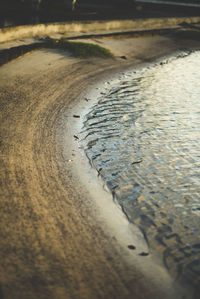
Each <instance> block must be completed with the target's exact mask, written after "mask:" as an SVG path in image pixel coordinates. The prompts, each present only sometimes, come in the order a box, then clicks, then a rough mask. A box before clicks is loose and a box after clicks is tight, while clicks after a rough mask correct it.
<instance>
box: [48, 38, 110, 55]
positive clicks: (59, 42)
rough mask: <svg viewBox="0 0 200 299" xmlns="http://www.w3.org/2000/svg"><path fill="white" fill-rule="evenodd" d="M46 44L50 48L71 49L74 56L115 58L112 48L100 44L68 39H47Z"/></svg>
mask: <svg viewBox="0 0 200 299" xmlns="http://www.w3.org/2000/svg"><path fill="white" fill-rule="evenodd" d="M46 46H47V47H49V48H59V49H63V50H67V51H69V52H70V53H71V54H72V55H73V56H74V57H79V58H88V57H101V58H114V55H113V54H112V53H111V51H110V50H108V49H105V48H103V47H101V46H99V45H94V44H89V43H82V42H72V41H69V40H66V39H52V38H48V39H46Z"/></svg>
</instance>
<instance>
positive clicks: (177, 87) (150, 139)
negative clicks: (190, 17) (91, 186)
mask: <svg viewBox="0 0 200 299" xmlns="http://www.w3.org/2000/svg"><path fill="white" fill-rule="evenodd" d="M82 134H83V136H84V137H83V140H82V143H83V145H84V148H85V153H86V155H87V157H88V159H89V160H90V163H91V164H92V166H93V167H94V168H95V169H96V170H97V171H98V173H99V175H100V176H101V178H102V179H103V181H104V182H105V185H106V186H107V187H108V188H109V190H110V191H111V192H112V194H113V197H114V199H115V200H117V201H118V203H119V204H120V205H121V207H122V209H123V211H124V213H125V214H126V215H127V217H128V218H129V221H131V222H133V223H135V224H137V225H138V226H139V227H140V229H141V230H142V232H143V234H144V237H145V238H146V240H147V242H148V243H149V253H150V254H153V252H154V251H156V252H157V253H159V255H160V256H161V257H162V259H163V262H164V265H165V266H166V267H167V268H168V269H169V272H170V273H171V275H173V277H174V278H176V279H179V280H180V281H181V282H186V281H187V282H189V283H191V284H193V285H194V286H195V287H198V286H199V280H200V240H199V233H200V200H199V198H200V195H199V194H200V52H198V51H197V52H194V53H183V54H181V55H179V56H178V57H174V58H170V59H169V60H166V61H164V62H163V63H159V64H156V65H153V66H151V67H147V68H144V69H142V70H138V71H136V72H134V71H133V72H128V73H126V74H124V75H122V76H121V77H120V78H119V79H116V80H113V82H108V83H107V88H106V90H105V92H104V94H102V95H101V97H100V98H99V99H98V103H97V104H95V105H94V106H93V107H92V108H91V110H90V112H89V113H88V114H87V115H86V118H85V122H84V126H83V132H82Z"/></svg>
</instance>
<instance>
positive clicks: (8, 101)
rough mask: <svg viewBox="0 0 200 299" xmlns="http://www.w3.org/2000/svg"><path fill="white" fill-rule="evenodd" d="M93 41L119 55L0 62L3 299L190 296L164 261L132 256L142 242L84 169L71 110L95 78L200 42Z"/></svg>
mask: <svg viewBox="0 0 200 299" xmlns="http://www.w3.org/2000/svg"><path fill="white" fill-rule="evenodd" d="M92 42H95V43H98V44H100V45H102V46H105V47H107V48H109V49H110V50H111V51H112V52H113V53H114V54H115V55H116V56H117V57H118V58H117V59H116V60H110V59H109V60H102V59H94V58H92V59H88V60H79V59H75V58H73V57H70V56H69V55H68V54H66V53H64V52H59V51H56V50H47V49H45V50H40V51H35V52H32V53H30V54H27V55H25V56H23V57H21V58H18V59H16V60H13V61H12V62H10V63H8V64H5V65H4V66H2V67H1V68H0V78H1V80H0V95H1V140H0V144H1V151H2V155H1V209H0V217H1V243H0V244H1V245H0V247H1V249H0V255H1V259H0V298H12V299H13V298H21V299H23V298H24V299H27V298H34V299H35V298H56V299H57V298H77V299H80V298H81V299H82V298H84V299H90V298H91V299H94V298H109V299H110V298H124V299H125V298H137V299H140V298H145V299H150V298H170V299H171V298H176V299H178V298H192V297H191V293H190V294H189V293H188V292H187V291H186V290H184V289H183V288H179V287H178V286H177V285H176V283H175V282H173V281H171V279H170V277H168V274H167V272H166V271H165V270H164V268H163V267H162V265H159V264H156V263H154V262H153V261H152V260H151V257H139V256H138V252H139V251H138V250H145V246H146V245H145V244H143V243H142V240H140V234H139V232H138V231H137V229H136V228H134V227H132V226H130V225H129V224H128V223H127V221H126V219H125V218H124V216H123V214H122V213H121V211H120V210H119V209H118V208H117V207H116V206H115V205H114V203H113V202H112V199H111V196H110V195H109V194H107V193H106V192H105V191H102V189H101V184H100V182H98V180H96V179H95V174H94V173H93V171H92V170H89V167H88V162H87V160H86V159H85V157H84V156H83V155H82V154H81V153H82V151H81V149H79V143H78V141H77V140H76V139H75V138H74V135H75V134H76V133H77V131H78V126H79V123H78V122H79V121H80V120H79V119H76V118H74V117H73V114H74V113H75V112H77V111H78V112H79V113H80V115H82V114H83V111H84V109H87V105H88V103H87V102H86V101H85V100H84V97H85V96H87V94H88V92H89V90H93V92H95V87H96V84H97V82H100V81H101V80H106V79H107V78H108V77H111V76H112V75H114V74H116V73H117V72H120V71H124V70H125V69H126V68H129V67H138V66H139V65H141V64H145V63H149V62H151V61H154V60H155V59H157V58H159V57H162V56H166V55H170V53H174V52H176V51H177V52H178V51H181V50H183V49H184V50H185V49H189V48H191V47H199V44H198V43H197V42H196V43H195V42H194V43H190V44H188V42H183V41H177V40H175V39H174V38H172V37H164V36H162V37H161V36H154V37H143V38H124V39H99V40H93V41H92ZM120 56H126V58H127V59H126V60H124V59H121V58H119V57H120ZM92 88H93V89H92ZM81 113H82V114H81ZM93 176H94V178H93ZM98 202H101V203H100V204H98ZM107 202H108V204H107ZM105 207H107V208H105ZM120 227H121V228H120ZM130 242H131V243H132V242H136V243H137V246H139V247H138V250H136V251H131V250H130V249H128V247H127V246H128V245H130ZM144 259H145V260H144ZM192 296H193V295H192Z"/></svg>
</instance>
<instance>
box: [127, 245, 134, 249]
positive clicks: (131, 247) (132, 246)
mask: <svg viewBox="0 0 200 299" xmlns="http://www.w3.org/2000/svg"><path fill="white" fill-rule="evenodd" d="M128 248H129V249H131V250H135V249H136V247H135V246H134V245H128Z"/></svg>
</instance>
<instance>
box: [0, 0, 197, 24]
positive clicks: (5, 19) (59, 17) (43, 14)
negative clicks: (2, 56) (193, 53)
mask: <svg viewBox="0 0 200 299" xmlns="http://www.w3.org/2000/svg"><path fill="white" fill-rule="evenodd" d="M199 15H200V0H77V1H74V3H73V1H71V0H0V27H9V26H13V25H15V26H16V25H25V24H36V23H48V22H67V21H72V20H97V19H98V20H99V19H100V20H101V19H129V18H130V19H131V18H141V17H142V18H148V17H167V16H199Z"/></svg>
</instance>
